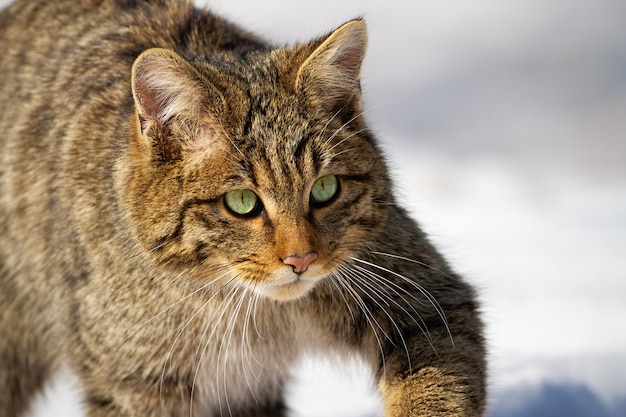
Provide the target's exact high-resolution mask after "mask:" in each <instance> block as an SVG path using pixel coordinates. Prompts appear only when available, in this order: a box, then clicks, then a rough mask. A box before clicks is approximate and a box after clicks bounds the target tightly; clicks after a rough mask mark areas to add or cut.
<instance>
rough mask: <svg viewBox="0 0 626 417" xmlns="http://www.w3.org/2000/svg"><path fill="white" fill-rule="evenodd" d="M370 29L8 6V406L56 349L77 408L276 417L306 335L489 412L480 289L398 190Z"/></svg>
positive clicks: (8, 411) (1, 201) (3, 28)
mask: <svg viewBox="0 0 626 417" xmlns="http://www.w3.org/2000/svg"><path fill="white" fill-rule="evenodd" d="M365 46H366V32H365V24H364V23H363V22H362V21H360V20H355V21H352V22H348V23H347V24H345V25H344V26H342V27H341V28H339V29H337V30H336V31H335V32H333V33H332V34H330V35H329V36H327V37H323V38H320V39H318V40H315V41H313V42H311V43H309V44H304V45H298V46H294V47H289V48H274V47H272V46H270V45H268V44H267V43H265V42H263V41H261V40H260V39H259V38H257V37H255V36H253V35H251V34H248V33H246V32H245V31H243V30H241V29H239V28H237V27H236V26H234V25H232V24H230V23H228V22H226V21H224V20H222V19H220V18H217V17H215V16H214V15H212V14H210V13H208V12H205V11H200V10H197V9H195V8H194V7H193V5H192V4H191V3H188V2H183V1H175V0H155V1H140V0H57V1H43V0H41V1H40V0H18V1H17V2H16V3H15V4H13V5H10V6H9V7H8V8H6V9H5V10H4V11H2V12H1V13H0V56H1V60H0V74H2V75H1V77H0V145H1V148H2V151H1V152H2V153H1V154H0V158H1V160H0V416H2V417H14V416H17V415H19V414H20V413H22V412H24V410H25V409H26V407H27V403H28V400H29V399H30V397H31V396H32V394H33V393H34V392H36V391H37V390H38V389H39V388H40V387H41V385H42V383H43V382H44V381H45V379H46V378H47V377H48V376H49V375H50V374H51V373H52V372H54V371H55V370H57V369H58V368H59V367H60V366H70V367H71V369H73V370H74V371H75V372H76V373H77V375H78V376H79V379H80V381H81V388H82V390H83V394H84V409H85V411H86V413H87V415H88V416H90V417H96V416H102V417H104V416H110V417H112V416H170V417H171V416H189V415H197V416H200V415H204V416H218V415H233V416H279V417H280V416H284V415H286V413H287V411H286V410H285V406H284V402H283V398H282V397H283V391H284V389H285V386H286V385H287V384H288V383H289V382H288V375H289V364H290V363H292V362H294V360H296V359H297V358H298V357H299V355H301V354H302V353H303V352H307V351H311V350H314V351H322V352H335V353H339V354H344V355H356V356H359V357H362V358H363V359H364V360H365V362H366V363H368V364H369V365H370V366H371V367H372V369H373V370H374V372H375V375H376V376H377V378H378V380H379V388H380V391H381V394H382V397H383V400H384V404H385V405H384V409H385V416H387V417H399V416H405V417H406V416H418V415H419V416H441V415H446V416H458V417H461V416H464V417H469V416H479V415H482V413H483V411H484V406H485V361H484V354H485V349H484V341H483V337H482V324H481V321H480V318H479V316H478V313H477V302H476V300H475V296H474V293H473V291H472V289H471V288H470V287H469V286H468V285H467V284H466V283H464V282H463V281H462V280H461V279H460V278H458V277H457V276H456V275H455V274H454V273H453V272H452V271H451V270H450V268H449V267H448V266H447V264H446V263H445V261H444V260H443V259H442V258H441V257H440V255H438V254H437V252H435V250H434V249H433V247H432V246H431V245H430V244H429V243H428V241H427V238H426V237H425V236H424V234H423V233H422V232H421V231H420V230H419V229H418V227H417V225H416V224H415V222H414V221H413V220H411V219H410V218H409V217H408V216H407V214H406V213H405V212H404V211H403V210H402V209H401V208H399V207H398V206H397V205H396V201H395V197H394V196H393V195H392V192H391V190H392V186H391V184H390V180H389V177H388V174H387V171H386V166H385V163H384V161H383V158H382V156H381V153H380V151H379V149H378V146H377V144H376V142H375V140H374V138H373V137H372V134H371V133H370V131H369V130H368V129H367V128H366V125H365V122H364V120H363V117H362V108H361V98H360V87H359V72H360V68H361V62H362V60H363V55H364V53H365ZM151 48H160V49H151ZM146 51H147V52H146ZM325 175H335V176H337V178H339V181H340V191H339V194H338V196H337V197H336V199H335V200H333V201H331V203H330V204H328V205H326V206H316V205H314V204H313V203H312V200H311V199H310V197H309V193H310V190H311V187H312V185H313V183H314V182H315V181H316V179H318V178H320V177H322V176H325ZM237 189H250V190H253V191H254V192H255V193H256V195H258V196H259V198H260V200H261V201H262V204H263V205H262V207H261V209H260V210H259V211H258V212H257V213H254V216H251V217H242V216H236V215H234V214H232V213H231V212H229V211H228V210H227V208H226V207H225V205H224V197H223V196H224V195H225V193H226V192H228V191H230V190H237ZM312 251H314V252H315V253H316V254H317V259H316V260H315V261H314V262H313V263H311V265H310V266H309V268H308V270H307V271H306V272H304V273H302V274H301V275H298V274H296V273H295V272H294V271H293V270H292V267H291V266H290V265H286V264H285V263H283V262H282V260H283V259H285V257H287V256H300V257H302V256H304V255H306V254H308V253H310V252H312ZM322 401H323V400H322Z"/></svg>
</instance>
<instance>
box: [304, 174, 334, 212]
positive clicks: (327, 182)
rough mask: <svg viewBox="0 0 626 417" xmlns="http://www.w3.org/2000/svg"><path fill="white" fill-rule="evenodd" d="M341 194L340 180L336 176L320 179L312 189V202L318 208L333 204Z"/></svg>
mask: <svg viewBox="0 0 626 417" xmlns="http://www.w3.org/2000/svg"><path fill="white" fill-rule="evenodd" d="M338 193H339V179H337V177H336V176H334V175H327V176H325V177H321V178H319V179H318V180H317V181H315V183H313V187H312V188H311V201H312V202H313V204H314V205H315V206H317V207H322V206H325V205H327V204H330V203H332V202H333V200H334V199H335V198H336V197H337V194H338Z"/></svg>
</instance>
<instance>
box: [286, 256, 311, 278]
mask: <svg viewBox="0 0 626 417" xmlns="http://www.w3.org/2000/svg"><path fill="white" fill-rule="evenodd" d="M316 259H317V253H315V252H310V253H309V254H307V255H305V256H296V255H292V256H287V257H286V258H285V259H283V263H284V264H286V265H291V266H292V267H293V272H295V273H296V274H301V273H303V272H304V271H306V270H307V268H308V267H309V265H310V264H311V262H313V261H314V260H316Z"/></svg>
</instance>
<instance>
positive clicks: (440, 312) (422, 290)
mask: <svg viewBox="0 0 626 417" xmlns="http://www.w3.org/2000/svg"><path fill="white" fill-rule="evenodd" d="M379 254H381V255H385V254H383V253H379ZM387 255H388V254H387ZM398 258H400V259H402V257H398ZM350 259H352V260H354V261H355V262H360V263H363V264H365V265H368V266H371V267H372V268H376V269H379V270H381V271H384V272H387V273H388V274H391V275H393V276H396V277H398V278H400V279H401V280H402V281H404V282H406V283H407V284H409V285H411V286H412V287H413V288H415V289H416V290H418V291H419V292H420V293H421V294H422V295H423V296H424V297H426V299H427V300H428V301H429V302H430V304H431V305H432V306H433V308H434V309H435V311H436V312H437V314H438V315H439V317H440V318H441V320H442V322H443V324H444V326H445V327H446V331H447V332H448V336H449V337H450V341H451V342H452V346H454V339H453V337H452V332H451V331H450V327H449V326H448V320H447V318H446V316H445V313H444V311H443V308H442V307H441V305H440V304H439V302H437V300H436V299H435V297H434V296H433V295H432V294H431V293H430V292H428V291H427V290H426V289H425V288H424V287H422V286H421V285H420V284H418V283H417V282H415V281H413V280H411V279H409V278H407V277H405V276H404V275H402V274H399V273H397V272H395V271H392V270H390V269H388V268H385V267H383V266H380V265H377V264H375V263H373V262H368V261H365V260H363V259H359V258H354V257H351V258H350ZM406 260H407V261H410V259H408V258H406ZM415 263H417V264H419V265H422V266H428V265H424V264H423V263H422V262H419V261H415ZM430 268H431V269H434V270H437V269H435V268H433V267H430ZM442 273H443V272H442Z"/></svg>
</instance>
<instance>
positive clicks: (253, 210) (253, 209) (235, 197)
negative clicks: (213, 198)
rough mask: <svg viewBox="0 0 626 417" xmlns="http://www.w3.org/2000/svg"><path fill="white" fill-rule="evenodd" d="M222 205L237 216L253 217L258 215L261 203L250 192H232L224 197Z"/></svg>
mask: <svg viewBox="0 0 626 417" xmlns="http://www.w3.org/2000/svg"><path fill="white" fill-rule="evenodd" d="M224 205H225V206H226V208H227V209H228V210H229V211H230V212H231V213H233V214H235V215H237V216H244V217H253V216H256V215H257V214H259V211H260V208H261V201H260V200H259V197H258V196H257V195H256V194H255V193H254V192H253V191H251V190H233V191H229V192H227V193H226V195H225V196H224Z"/></svg>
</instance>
